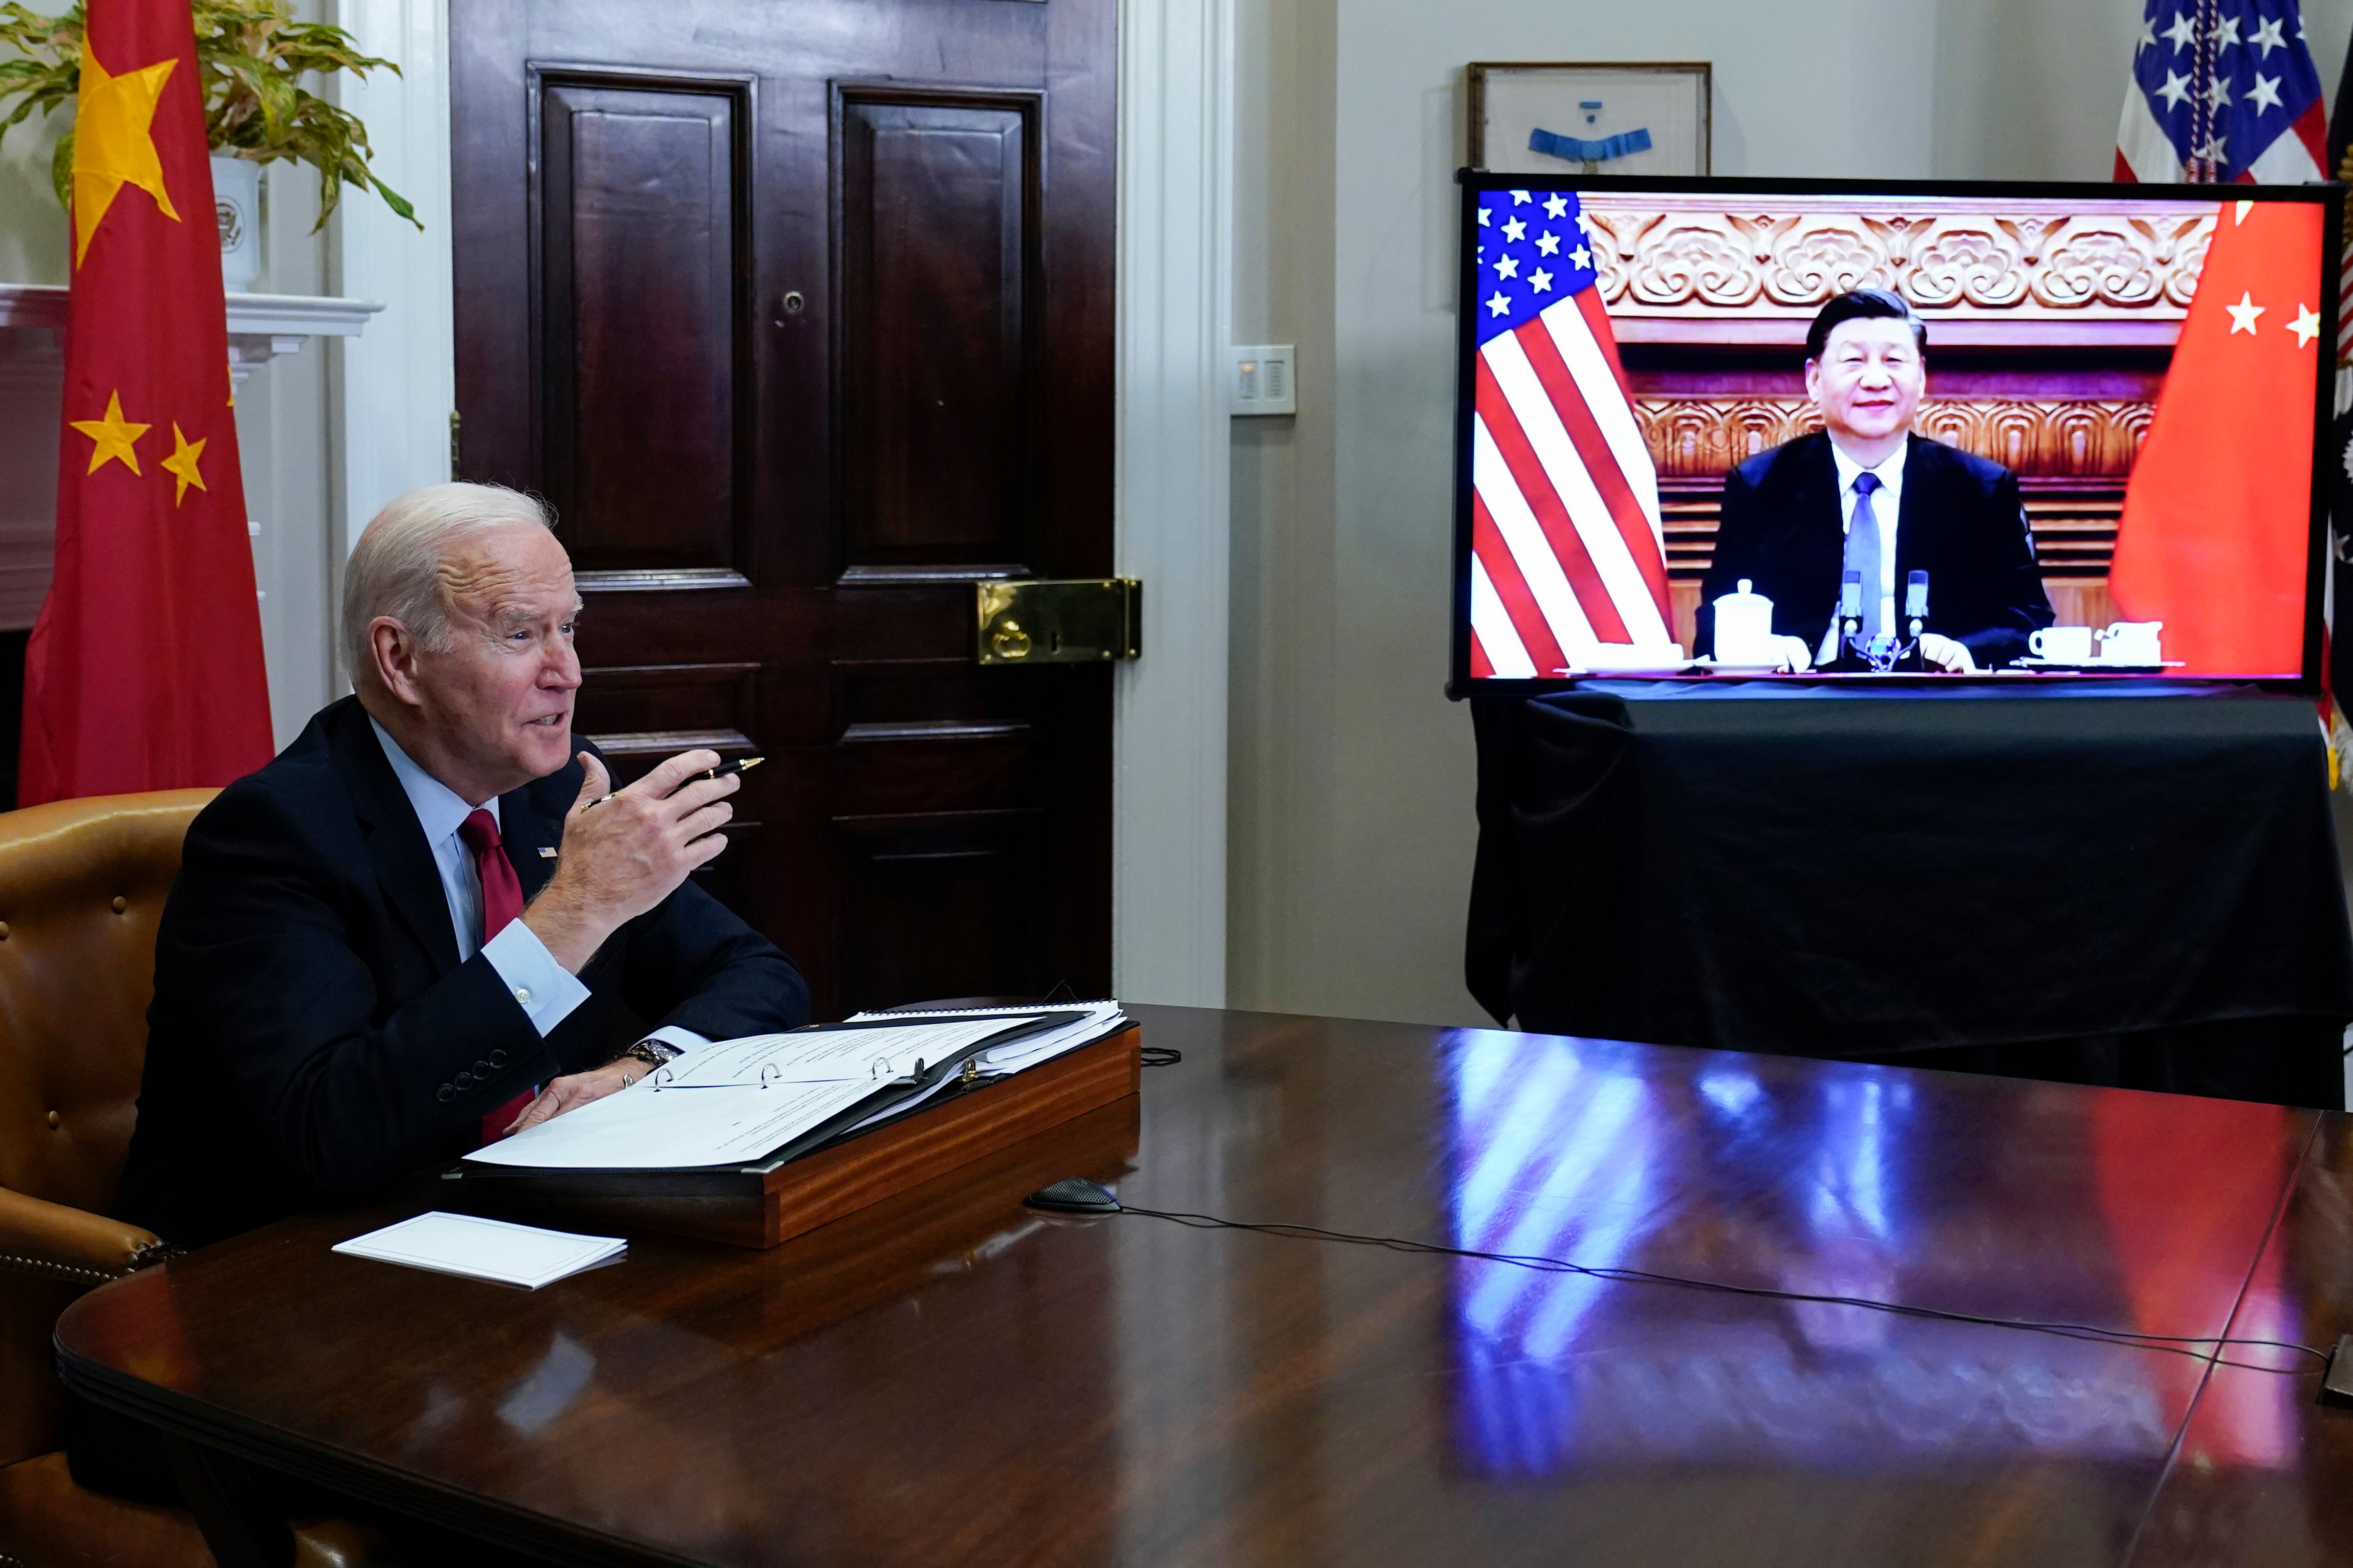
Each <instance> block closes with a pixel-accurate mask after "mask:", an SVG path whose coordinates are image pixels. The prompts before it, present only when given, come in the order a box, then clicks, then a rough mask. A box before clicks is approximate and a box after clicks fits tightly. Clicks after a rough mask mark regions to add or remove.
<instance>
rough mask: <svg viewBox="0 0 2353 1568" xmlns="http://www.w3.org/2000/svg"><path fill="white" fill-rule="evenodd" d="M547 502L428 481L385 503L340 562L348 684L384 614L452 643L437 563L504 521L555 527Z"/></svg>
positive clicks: (440, 644) (433, 643)
mask: <svg viewBox="0 0 2353 1568" xmlns="http://www.w3.org/2000/svg"><path fill="white" fill-rule="evenodd" d="M516 527H538V528H553V527H554V522H553V521H551V520H550V519H549V517H548V515H547V509H546V507H544V506H543V505H542V504H541V503H540V502H539V500H537V499H536V498H534V497H532V496H527V495H524V494H523V493H522V491H520V490H511V489H507V488H506V487H505V486H504V485H468V484H456V483H452V484H446V485H426V486H424V487H423V488H422V489H413V490H410V491H409V492H408V493H407V494H406V495H404V496H398V497H396V498H394V499H393V500H390V501H388V502H386V503H385V508H384V510H382V511H379V512H377V513H376V514H375V517H374V518H373V519H371V520H370V521H369V522H368V525H367V527H366V528H365V529H364V530H363V531H361V533H360V542H359V543H357V544H356V545H354V546H353V548H352V556H351V560H350V561H349V562H347V563H345V564H344V568H343V657H344V658H347V659H349V660H350V661H351V676H352V684H353V685H354V686H357V685H359V684H360V683H361V678H362V673H363V672H364V671H368V670H373V669H374V668H375V654H374V652H373V651H372V650H371V649H370V648H369V647H368V640H369V639H368V626H370V624H371V623H373V622H374V621H375V619H376V617H377V616H390V617H391V618H392V619H394V620H396V621H398V622H399V623H400V624H401V625H402V626H406V627H407V628H408V630H409V632H410V634H411V635H412V636H414V637H417V638H418V639H419V640H420V641H422V642H423V643H424V644H425V646H426V647H429V648H431V649H433V650H434V651H435V652H437V653H446V652H448V649H449V647H450V646H451V638H450V636H449V607H448V605H447V604H445V603H444V602H443V598H442V593H441V563H442V562H444V561H445V560H447V559H448V557H449V556H450V555H451V554H453V553H455V552H457V551H459V550H460V549H462V548H464V547H465V546H466V545H468V544H470V543H472V542H474V541H476V540H478V539H480V538H481V537H483V536H484V535H485V534H490V533H495V532H496V531H499V530H500V529H502V528H516Z"/></svg>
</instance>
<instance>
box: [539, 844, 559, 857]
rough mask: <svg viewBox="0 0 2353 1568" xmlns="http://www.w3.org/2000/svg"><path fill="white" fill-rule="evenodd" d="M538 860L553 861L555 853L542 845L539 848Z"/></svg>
mask: <svg viewBox="0 0 2353 1568" xmlns="http://www.w3.org/2000/svg"><path fill="white" fill-rule="evenodd" d="M539 858H541V859H543V860H553V859H554V858H555V851H554V850H553V849H550V848H548V847H545V846H544V845H543V846H542V847H540V851H539Z"/></svg>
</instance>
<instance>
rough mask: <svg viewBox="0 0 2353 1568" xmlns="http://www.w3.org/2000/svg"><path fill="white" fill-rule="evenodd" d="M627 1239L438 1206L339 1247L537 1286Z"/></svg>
mask: <svg viewBox="0 0 2353 1568" xmlns="http://www.w3.org/2000/svg"><path fill="white" fill-rule="evenodd" d="M628 1245H629V1244H628V1242H627V1241H625V1240H624V1239H622V1238H621V1237H617V1236H575V1235H573V1234H572V1233H571V1232H569V1231H562V1230H542V1229H540V1228H539V1227H538V1226H531V1225H510V1224H509V1223H508V1222H506V1221H505V1220H501V1219H483V1218H481V1217H480V1216H479V1215H470V1214H443V1213H441V1212H440V1211H438V1210H435V1211H434V1212H432V1213H430V1214H421V1215H417V1217H416V1218H415V1219H405V1220H402V1221H401V1222H400V1223H399V1224H398V1225H389V1226H385V1227H384V1228H383V1229H382V1230H372V1231H370V1232H368V1233H367V1235H365V1236H355V1237H352V1239H351V1240H349V1241H346V1242H343V1244H341V1245H340V1246H338V1247H335V1248H334V1250H335V1251H337V1252H342V1253H347V1254H349V1255H350V1256H352V1257H353V1258H374V1259H375V1261H377V1262H378V1263H397V1264H400V1265H402V1266H404V1267H406V1268H430V1269H433V1270H435V1271H436V1272H438V1273H441V1274H461V1275H464V1276H465V1277H466V1278H467V1279H488V1280H491V1281H492V1282H493V1283H495V1284H500V1285H520V1286H522V1287H523V1288H524V1289H528V1290H536V1289H539V1288H540V1287H541V1286H543V1285H549V1284H553V1283H554V1282H555V1281H556V1280H558V1279H563V1278H564V1277H565V1275H567V1274H577V1273H579V1272H580V1271H581V1270H582V1269H584V1268H595V1267H596V1265H597V1264H599V1263H602V1262H604V1261H605V1260H606V1259H607V1258H611V1257H614V1256H615V1255H617V1254H618V1253H619V1252H621V1251H622V1250H624V1249H625V1248H627V1247H628Z"/></svg>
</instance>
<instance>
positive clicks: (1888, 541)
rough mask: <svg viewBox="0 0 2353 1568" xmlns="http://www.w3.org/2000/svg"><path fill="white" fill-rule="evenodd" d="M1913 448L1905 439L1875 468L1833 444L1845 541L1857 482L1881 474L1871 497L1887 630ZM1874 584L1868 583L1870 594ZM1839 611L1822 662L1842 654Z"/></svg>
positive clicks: (1892, 611)
mask: <svg viewBox="0 0 2353 1568" xmlns="http://www.w3.org/2000/svg"><path fill="white" fill-rule="evenodd" d="M1911 449H1912V443H1911V441H1910V440H1908V439H1907V440H1905V441H1904V442H1903V443H1902V444H1901V445H1899V446H1898V447H1896V448H1895V450H1894V452H1893V453H1891V454H1889V456H1888V457H1887V458H1884V459H1883V461H1882V462H1881V463H1880V465H1879V466H1878V467H1877V468H1864V467H1863V466H1862V464H1861V463H1858V462H1856V461H1855V460H1854V459H1853V458H1850V457H1848V456H1847V455H1846V448H1845V447H1841V446H1840V445H1839V444H1838V443H1837V442H1836V441H1832V442H1831V462H1833V463H1835V464H1837V465H1838V481H1839V537H1840V539H1841V540H1843V539H1845V538H1846V536H1847V535H1848V534H1849V533H1851V532H1852V531H1854V507H1855V502H1856V501H1858V500H1861V499H1862V497H1860V496H1859V495H1857V494H1856V493H1855V489H1854V481H1855V480H1856V479H1858V478H1860V477H1861V476H1862V475H1863V474H1865V473H1873V474H1877V475H1878V476H1879V486H1880V488H1879V489H1878V490H1877V491H1875V492H1874V493H1873V495H1872V498H1871V514H1872V516H1873V517H1874V518H1876V519H1877V520H1878V521H1879V584H1878V587H1879V625H1880V629H1881V630H1883V631H1885V632H1889V633H1894V631H1895V525H1896V523H1897V521H1899V520H1900V514H1901V513H1902V511H1903V510H1904V458H1905V454H1906V453H1908V452H1909V451H1910V450H1911ZM1871 587H1872V584H1868V583H1866V584H1863V589H1864V591H1865V592H1866V593H1867V592H1869V591H1870V590H1871ZM1838 651H1839V650H1838V610H1837V607H1836V606H1835V605H1833V606H1832V607H1831V624H1830V629H1829V631H1828V632H1826V633H1825V634H1824V635H1823V637H1822V646H1821V652H1820V654H1819V655H1818V656H1817V660H1818V662H1827V661H1828V660H1830V659H1832V658H1837V657H1838Z"/></svg>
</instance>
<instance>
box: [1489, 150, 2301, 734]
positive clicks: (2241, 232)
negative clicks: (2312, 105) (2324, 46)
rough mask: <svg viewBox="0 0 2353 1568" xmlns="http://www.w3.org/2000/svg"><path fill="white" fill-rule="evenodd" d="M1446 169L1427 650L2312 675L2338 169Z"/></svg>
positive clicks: (1518, 668) (1504, 657)
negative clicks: (1440, 614)
mask: <svg viewBox="0 0 2353 1568" xmlns="http://www.w3.org/2000/svg"><path fill="white" fill-rule="evenodd" d="M1458 180H1459V183H1460V186H1461V293H1460V327H1459V337H1460V342H1459V353H1460V361H1459V373H1460V387H1459V392H1458V395H1457V404H1458V406H1457V417H1456V483H1455V539H1454V607H1455V618H1454V645H1453V668H1452V671H1451V677H1452V679H1451V690H1452V691H1453V692H1454V693H1455V694H1456V695H1463V694H1467V693H1468V692H1470V691H1472V690H1475V689H1482V688H1486V687H1489V686H1490V685H1491V684H1492V683H1497V682H1506V683H1523V684H1525V683H1536V684H1543V683H1550V682H1557V681H1563V680H1567V679H1577V678H1578V677H1581V676H1585V675H1594V674H1629V675H1660V676H1675V677H1681V678H1690V677H1694V676H1707V677H1714V678H1722V677H1726V676H1740V677H1743V678H1767V679H1770V678H1773V677H1776V676H1780V677H1785V678H1786V677H1797V676H1802V677H1803V678H1804V679H1807V680H1821V679H1832V680H1837V679H1862V680H1871V679H1920V680H1938V681H1941V680H1946V679H1968V678H1978V679H1986V680H1994V681H2003V682H2010V683H2016V684H2019V685H2021V687H2023V686H2025V685H2030V684H2031V683H2033V682H2035V681H2037V680H2047V679H2053V678H2061V677H2063V678H2068V679H2084V678H2087V677H2089V678H2101V679H2125V680H2129V679H2151V678H2172V679H2184V678H2187V679H2226V680H2241V681H2249V682H2261V683H2264V684H2265V685H2267V686H2273V687H2278V688H2283V689H2299V690H2312V689H2317V686H2318V682H2319V677H2320V666H2321V659H2322V657H2323V655H2322V638H2321V604H2322V590H2323V587H2324V583H2325V565H2326V539H2327V529H2326V521H2325V518H2326V506H2327V483H2326V480H2325V478H2324V475H2325V471H2326V470H2325V468H2324V464H2325V462H2326V460H2327V440H2326V433H2327V422H2328V419H2329V416H2330V413H2331V401H2332V395H2333V390H2334V382H2333V379H2332V374H2331V373H2332V372H2333V370H2334V367H2335V363H2336V350H2337V330H2338V326H2337V268H2338V249H2339V236H2340V233H2341V227H2342V223H2343V205H2342V204H2343V195H2344V192H2343V188H2342V187H2340V186H2336V185H2230V186H2158V185H2132V184H2117V185H2092V184H2082V185H2072V184H1961V183H1944V182H1938V183H1914V184H1889V183H1884V182H1860V181H1806V182H1792V181H1769V180H1757V179H1737V180H1736V179H1706V180H1674V179H1660V178H1652V179H1633V178H1630V177H1616V178H1613V177H1608V176H1592V175H1588V176H1577V175H1573V174H1572V175H1567V176H1564V177H1551V178H1538V177H1535V176H1531V175H1528V174H1488V173H1485V172H1482V171H1478V170H1466V171H1464V172H1462V174H1460V175H1459V176H1458Z"/></svg>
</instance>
